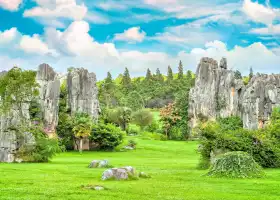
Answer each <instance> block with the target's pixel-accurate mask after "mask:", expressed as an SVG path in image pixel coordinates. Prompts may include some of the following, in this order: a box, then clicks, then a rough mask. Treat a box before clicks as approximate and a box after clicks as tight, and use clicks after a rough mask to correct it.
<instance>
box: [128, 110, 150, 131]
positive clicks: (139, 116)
mask: <svg viewBox="0 0 280 200" xmlns="http://www.w3.org/2000/svg"><path fill="white" fill-rule="evenodd" d="M132 118H133V122H134V123H135V124H137V125H138V126H140V127H141V129H142V130H143V129H144V128H145V127H146V126H149V125H150V124H152V122H153V120H154V116H153V113H151V112H150V111H149V110H147V109H143V110H139V111H136V112H135V113H134V114H133V117H132Z"/></svg>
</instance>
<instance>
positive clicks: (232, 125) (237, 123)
mask: <svg viewBox="0 0 280 200" xmlns="http://www.w3.org/2000/svg"><path fill="white" fill-rule="evenodd" d="M218 123H219V124H220V127H221V129H223V130H237V129H241V128H243V122H242V120H241V118H240V117H237V116H231V117H226V118H219V119H218Z"/></svg>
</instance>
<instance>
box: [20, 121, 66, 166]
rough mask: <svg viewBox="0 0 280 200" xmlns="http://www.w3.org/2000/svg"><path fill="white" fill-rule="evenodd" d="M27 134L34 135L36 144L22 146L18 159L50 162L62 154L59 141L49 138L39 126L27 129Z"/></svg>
mask: <svg viewBox="0 0 280 200" xmlns="http://www.w3.org/2000/svg"><path fill="white" fill-rule="evenodd" d="M25 129H26V130H25V131H26V133H30V134H32V136H33V137H34V139H35V141H34V143H25V144H23V145H21V147H20V148H19V150H18V152H17V155H16V156H17V157H19V158H21V159H23V160H24V161H26V162H48V161H49V160H50V159H51V158H52V157H53V156H54V155H56V154H57V153H60V152H61V148H60V146H59V143H58V140H57V139H55V138H48V136H47V135H46V134H45V133H44V131H43V129H42V128H40V127H39V126H32V127H28V128H25Z"/></svg>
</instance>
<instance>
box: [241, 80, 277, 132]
mask: <svg viewBox="0 0 280 200" xmlns="http://www.w3.org/2000/svg"><path fill="white" fill-rule="evenodd" d="M279 106H280V75H274V74H272V75H264V74H263V75H260V74H259V75H257V76H254V77H253V78H252V79H251V81H250V82H249V84H248V85H247V86H246V87H245V89H244V91H243V93H242V99H241V117H242V119H243V124H244V127H245V128H248V129H258V128H263V127H264V126H265V125H266V124H267V123H268V121H269V120H270V116H271V113H272V110H273V108H274V107H279Z"/></svg>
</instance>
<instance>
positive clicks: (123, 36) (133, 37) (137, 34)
mask: <svg viewBox="0 0 280 200" xmlns="http://www.w3.org/2000/svg"><path fill="white" fill-rule="evenodd" d="M145 36H146V33H145V32H144V31H143V30H142V31H141V30H140V27H132V28H129V29H127V30H125V31H124V32H123V33H117V34H115V36H114V40H119V41H127V42H142V41H143V40H144V39H145Z"/></svg>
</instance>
